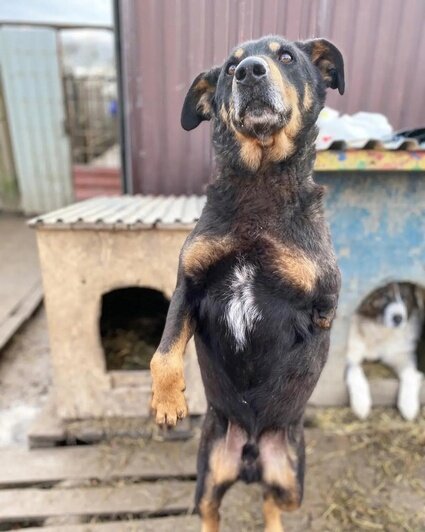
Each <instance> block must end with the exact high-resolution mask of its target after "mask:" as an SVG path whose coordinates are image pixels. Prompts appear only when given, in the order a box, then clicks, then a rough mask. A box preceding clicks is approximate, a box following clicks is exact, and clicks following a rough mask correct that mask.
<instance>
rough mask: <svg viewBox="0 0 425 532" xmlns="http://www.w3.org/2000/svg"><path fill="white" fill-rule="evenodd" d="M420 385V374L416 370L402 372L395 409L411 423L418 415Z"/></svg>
mask: <svg viewBox="0 0 425 532" xmlns="http://www.w3.org/2000/svg"><path fill="white" fill-rule="evenodd" d="M421 384H422V374H421V373H420V372H419V371H417V370H416V369H413V368H408V369H406V370H404V371H403V372H402V374H401V380H400V389H399V392H398V399H397V408H398V409H399V411H400V414H401V415H402V416H403V417H404V419H406V420H407V421H413V420H414V419H415V417H417V415H418V414H419V409H420V389H421Z"/></svg>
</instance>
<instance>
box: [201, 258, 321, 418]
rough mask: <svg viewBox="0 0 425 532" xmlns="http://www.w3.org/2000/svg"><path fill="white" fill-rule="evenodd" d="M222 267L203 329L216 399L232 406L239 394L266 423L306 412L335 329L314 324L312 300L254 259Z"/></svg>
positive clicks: (208, 294) (206, 374)
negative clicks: (283, 285)
mask: <svg viewBox="0 0 425 532" xmlns="http://www.w3.org/2000/svg"><path fill="white" fill-rule="evenodd" d="M215 273H216V274H215V275H213V276H210V278H209V279H208V283H206V284H205V286H206V288H205V289H204V291H203V293H202V296H201V297H200V302H199V307H198V309H199V311H198V316H197V322H198V323H197V333H196V340H197V350H198V357H199V358H200V366H201V372H202V377H203V381H204V385H205V391H206V395H207V398H208V400H209V401H210V402H213V403H215V406H216V407H218V408H220V406H221V407H223V408H224V409H225V408H226V404H227V405H228V404H229V402H232V401H233V402H234V401H237V398H236V396H238V397H239V398H242V400H243V401H246V402H247V403H248V405H249V406H250V407H251V408H252V409H253V410H254V411H255V412H257V414H258V416H260V417H264V418H267V422H265V423H266V424H267V423H268V422H271V424H273V422H275V423H277V424H279V420H280V419H281V418H282V417H285V416H286V417H288V415H290V416H291V417H294V419H295V418H297V417H299V416H300V415H301V414H302V411H303V409H304V406H305V403H306V402H307V399H308V398H309V396H310V394H311V393H312V391H313V388H314V386H315V384H316V382H317V379H318V377H319V375H320V372H321V370H322V368H323V365H324V363H325V360H326V356H327V351H328V342H329V333H328V331H319V330H317V329H315V328H313V326H312V321H311V301H310V300H309V298H308V297H306V298H305V300H304V301H303V298H302V296H301V297H300V296H298V297H297V298H293V299H291V298H290V297H289V295H288V294H287V293H285V292H284V291H282V290H281V289H280V288H279V285H278V284H277V283H274V282H273V279H272V278H271V277H270V276H267V275H263V273H262V272H261V270H259V269H258V266H257V267H256V266H255V265H254V264H252V263H248V262H244V263H243V262H235V263H233V264H230V265H227V268H226V269H223V268H222V269H220V271H218V272H215ZM223 398H224V401H222V399H223ZM217 403H220V406H219V405H218V404H217ZM221 403H224V405H223V404H221ZM223 408H221V409H223ZM273 420H274V421H273Z"/></svg>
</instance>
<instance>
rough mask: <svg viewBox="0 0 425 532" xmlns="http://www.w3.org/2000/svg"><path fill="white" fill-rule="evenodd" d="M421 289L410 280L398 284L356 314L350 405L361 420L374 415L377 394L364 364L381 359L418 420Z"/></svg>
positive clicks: (409, 414)
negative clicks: (371, 413) (394, 374)
mask: <svg viewBox="0 0 425 532" xmlns="http://www.w3.org/2000/svg"><path fill="white" fill-rule="evenodd" d="M422 301H423V300H422V296H421V294H419V290H418V289H416V288H415V287H414V286H413V285H411V284H408V283H392V284H390V285H387V286H385V287H383V288H380V289H378V290H376V291H375V292H373V294H371V295H370V296H369V297H368V298H367V299H366V300H365V301H364V302H363V303H362V305H361V306H360V308H359V309H358V311H357V312H356V314H355V315H354V317H353V322H352V325H351V329H350V336H349V343H348V354H347V372H346V380H347V386H348V393H349V396H350V405H351V408H352V410H353V412H354V413H355V414H356V415H357V416H358V417H359V418H361V419H364V418H366V417H367V416H368V414H369V412H370V409H371V406H372V398H371V394H370V389H369V384H368V381H367V379H366V376H365V374H364V371H363V368H362V366H361V364H362V362H363V361H365V360H369V361H380V362H382V363H383V364H385V365H387V366H389V367H390V368H392V369H393V370H394V371H395V373H396V374H397V375H398V378H399V380H400V387H399V391H398V399H397V406H398V409H399V411H400V413H401V415H402V416H403V417H404V418H405V419H407V420H412V419H414V418H415V417H416V416H417V414H418V412H419V408H420V398H419V394H420V388H421V382H422V377H423V375H422V373H421V372H419V371H418V369H417V363H416V347H417V344H418V340H419V337H420V335H421V330H422V324H423V311H422V308H423V303H422Z"/></svg>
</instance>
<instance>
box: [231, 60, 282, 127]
mask: <svg viewBox="0 0 425 532" xmlns="http://www.w3.org/2000/svg"><path fill="white" fill-rule="evenodd" d="M232 92H233V101H234V106H235V119H236V124H235V125H236V127H237V128H238V129H240V130H241V131H243V132H244V133H246V134H248V135H251V136H258V137H262V136H267V135H271V134H273V133H275V132H276V131H277V130H278V129H280V128H281V127H283V125H284V123H285V105H284V102H283V98H282V94H281V93H280V92H279V90H278V88H277V87H276V85H275V83H273V81H272V80H271V77H270V67H269V65H268V64H267V61H265V60H264V59H263V58H262V57H256V56H253V57H247V58H246V59H244V60H243V61H241V62H240V63H239V65H238V67H237V68H236V70H235V75H234V79H233V89H232Z"/></svg>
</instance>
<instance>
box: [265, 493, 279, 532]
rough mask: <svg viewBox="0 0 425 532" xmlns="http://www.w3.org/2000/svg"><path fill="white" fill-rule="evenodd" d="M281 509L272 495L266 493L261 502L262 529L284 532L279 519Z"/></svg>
mask: <svg viewBox="0 0 425 532" xmlns="http://www.w3.org/2000/svg"><path fill="white" fill-rule="evenodd" d="M281 515H282V510H281V509H280V508H279V506H278V505H277V504H276V501H275V500H274V497H273V496H272V495H267V496H266V497H265V498H264V502H263V516H264V525H265V528H264V531H265V532H284V528H283V525H282V520H281Z"/></svg>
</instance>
